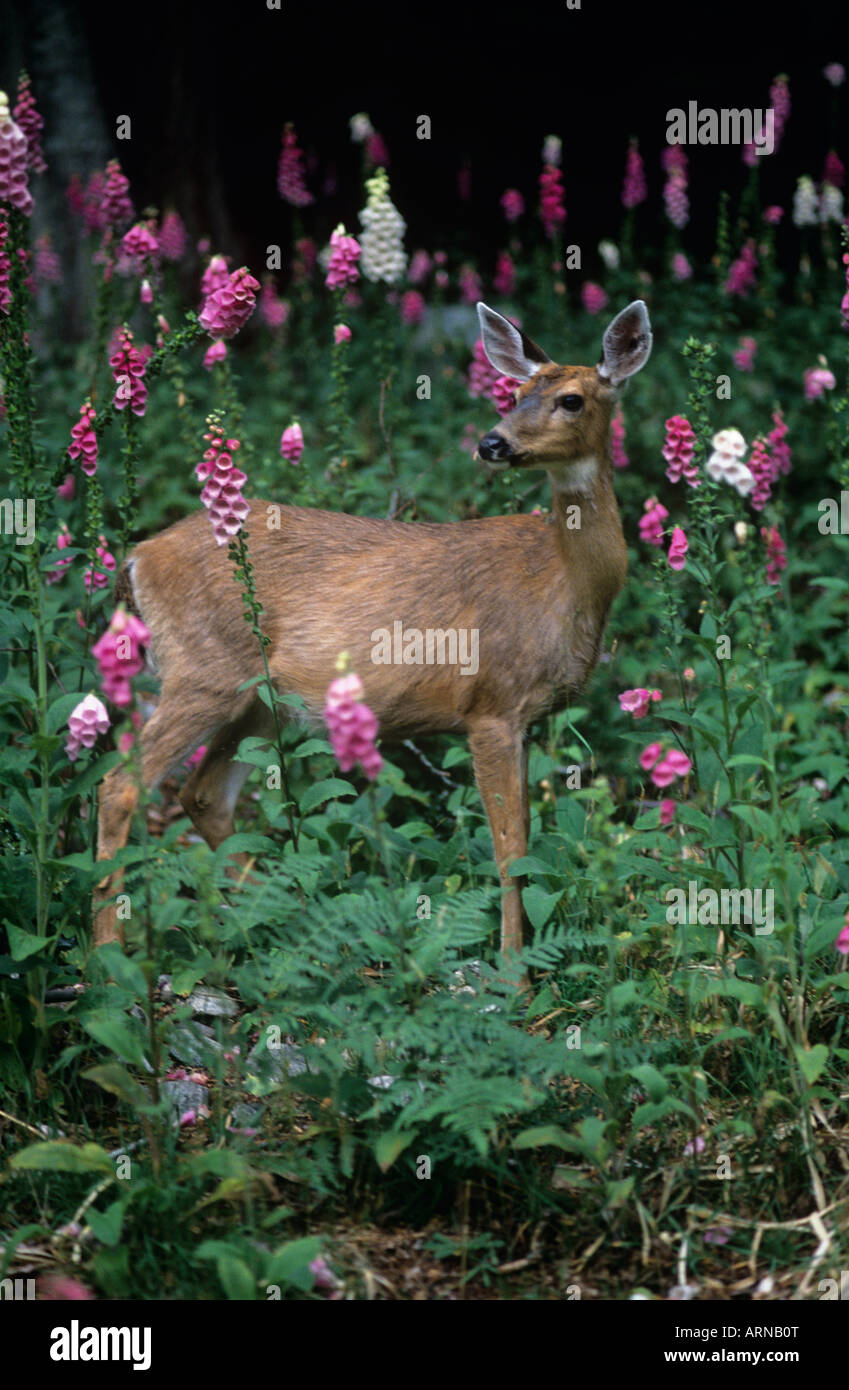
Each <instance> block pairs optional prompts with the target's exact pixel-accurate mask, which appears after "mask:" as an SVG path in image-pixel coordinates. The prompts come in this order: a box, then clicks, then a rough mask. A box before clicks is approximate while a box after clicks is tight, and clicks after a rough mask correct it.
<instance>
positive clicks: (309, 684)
mask: <svg viewBox="0 0 849 1390" xmlns="http://www.w3.org/2000/svg"><path fill="white" fill-rule="evenodd" d="M477 312H478V318H479V324H480V333H481V338H482V341H483V345H484V349H485V352H486V355H487V357H488V359H489V361H490V363H491V364H492V366H493V367H494V368H495V370H496V371H498V372H499V373H501V374H502V375H504V376H508V377H511V378H513V380H514V381H516V382H517V383H518V384H517V386H516V388H515V393H514V394H515V405H514V407H513V409H512V410H511V411H510V412H509V413H508V414H507V415H505V416H503V417H502V418H501V419H500V422H499V423H498V425H497V426H496V427H495V428H494V429H492V430H490V431H489V433H487V434H486V435H485V436H484V437H483V438H482V439H481V440H480V442H479V444H478V447H477V451H476V456H475V457H476V459H477V460H478V461H480V460H483V461H485V463H486V464H488V465H489V466H490V467H491V468H493V469H496V470H499V469H505V468H519V469H542V470H544V471H545V472H546V473H547V475H548V481H549V485H550V495H551V507H550V509H549V511H548V513H547V514H546V515H533V514H531V515H527V514H514V515H508V516H493V517H483V518H477V519H473V520H462V521H452V522H403V521H398V520H380V519H372V518H368V517H360V516H354V515H348V514H346V513H341V512H331V511H323V510H319V509H313V508H301V507H296V506H285V505H281V506H278V507H275V512H276V513H277V516H276V520H275V525H274V526H271V525H270V524H269V525H267V526H266V527H265V528H261V527H259V526H256V527H253V528H252V529H251V532H250V542H249V546H250V554H251V560H252V564H253V568H254V579H255V584H256V591H257V596H258V599H259V601H260V603H261V604H262V608H263V610H264V612H263V618H262V626H263V631H264V632H265V633H266V635H267V637H268V638H269V639H270V642H269V645H268V647H267V659H268V664H269V672H270V675H271V678H272V682H273V684H274V686H275V688H276V689H277V690H278V691H280V692H282V693H287V694H291V693H294V694H297V695H299V696H300V697H301V699H302V701H303V704H304V706H305V712H304V713H301V712H300V711H299V712H298V714H297V715H295V714H294V713H293V712H292V711H291V709H290V708H289V707H287V706H280V709H281V712H282V711H288V713H289V714H290V715H291V717H302V718H307V719H312V720H315V721H316V722H320V721H321V718H322V710H323V707H324V700H325V694H326V691H327V687H328V685H329V684H330V682H331V681H332V680H333V679H334V678H335V676H336V675H338V667H337V664H336V663H337V661H338V658H339V655H340V653H341V652H343V651H345V652H347V653H348V654H349V658H350V664H351V669H352V670H353V671H355V672H356V673H357V674H358V675H359V676H360V678H361V680H362V683H363V687H364V699H365V701H366V703H367V704H368V705H369V707H370V708H371V709H372V711H373V712H374V714H375V715H376V716H377V718H378V720H379V729H380V738H381V741H382V742H385V743H387V744H391V743H393V742H398V741H402V740H404V739H413V738H416V737H417V736H420V735H431V734H439V733H453V734H464V735H465V736H466V737H467V739H468V743H469V747H470V750H471V754H472V760H473V768H474V775H475V780H476V783H477V787H478V790H479V793H480V797H481V800H482V802H483V807H484V810H485V812H486V816H487V819H488V822H489V828H490V831H491V834H492V841H493V847H494V857H495V861H496V864H497V866H498V873H499V879H500V888H501V936H500V946H501V952H502V957H503V958H508V957H512V955H513V953H515V952H518V951H520V950H521V949H522V945H523V938H524V929H525V925H526V919H525V915H524V910H523V904H522V896H521V895H522V888H523V886H524V879H523V878H522V876H521V875H517V876H511V873H510V867H511V864H513V863H514V862H515V861H516V860H519V859H522V858H523V857H524V856H525V855H526V853H527V846H528V837H529V832H530V812H529V793H528V770H527V752H526V737H527V732H528V729H529V726H530V725H531V724H532V723H533V721H534V720H536V719H538V718H539V717H540V716H541V715H544V714H547V713H549V712H553V711H556V710H558V709H562V708H564V707H565V706H566V705H567V704H568V702H569V701H570V700H571V699H572V698H573V697H574V696H575V695H576V694H577V693H578V692H579V691H580V690H581V689H582V687H583V686H584V684H585V682H586V681H587V679H588V678H589V676H590V673H591V672H592V671H593V669H594V667H595V666H596V664H597V663H598V660H599V657H600V655H601V652H602V646H603V636H604V630H605V625H606V623H607V618H608V614H609V611H610V607H611V604H612V603H613V600H614V599H615V598H616V596H617V594H618V593H619V591H620V590H621V588H622V586H623V584H624V582H625V575H626V569H627V551H626V546H625V540H624V536H623V531H622V522H621V518H620V514H619V509H618V506H617V502H616V498H615V495H614V490H613V465H612V459H611V454H610V422H611V416H612V413H613V410H614V408H615V406H616V403H617V399H618V392H619V388H620V387H621V386H622V385H623V384H624V383H625V382H626V381H627V379H628V378H629V377H631V376H632V375H633V374H634V373H635V372H637V371H639V370H640V369H641V368H642V367H643V366H644V365H645V363H646V361H647V360H648V357H649V354H650V352H651V347H652V333H651V327H650V323H649V316H648V312H647V309H646V306H645V304H644V302H643V301H642V300H640V299H638V300H635V301H634V302H633V303H631V304H629V305H628V306H627V308H625V309H623V310H622V311H621V313H619V314H618V315H616V317H615V318H614V319H613V320H612V321H611V323H610V324H609V325H608V327H607V329H606V330H605V332H604V334H603V336H602V344H601V360H600V361H599V363H598V364H597V365H596V366H594V367H584V366H560V365H558V364H557V363H555V362H553V361H552V360H551V359H550V358H549V357H548V356H547V354H546V353H545V352H543V350H542V349H541V348H540V347H538V346H537V345H536V343H534V342H533V340H532V339H531V338H529V337H528V336H527V334H526V333H525V332H523V331H522V330H521V329H520V328H517V327H516V326H515V325H514V324H513V323H511V322H510V321H509V319H507V318H505V317H504V316H503V315H501V314H499V313H497V312H496V311H495V310H494V309H491V308H489V307H488V306H487V305H485V304H482V303H481V304H478V306H477ZM249 506H250V509H251V511H250V514H251V516H252V517H259V516H261V514H262V509H263V507H266V515H267V516H268V515H269V511H268V508H269V504H266V503H263V502H262V501H258V500H249ZM576 521H577V524H576ZM116 599H118V600H119V601H124V602H125V603H126V605H127V606H128V608H129V609H130V610H131V611H132V612H134V613H136V614H137V616H139V617H140V618H141V620H142V621H143V622H144V623H145V625H146V626H147V628H148V629H149V631H150V634H151V643H150V648H149V657H152V665H153V668H154V669H155V670H157V671H158V673H159V674H160V676H161V695H160V699H159V703H158V705H157V707H156V710H155V712H154V713H153V714H152V716H151V717H150V719H149V720H148V721H147V723H146V724H145V725H144V726H143V728H142V730H141V733H140V767H141V781H142V783H143V784H144V785H145V787H149V788H152V787H154V786H156V785H157V783H159V782H160V781H161V780H162V778H163V777H165V776H166V775H168V774H169V773H171V772H172V771H173V770H174V769H177V768H179V767H180V765H181V764H182V762H183V761H184V760H185V759H186V758H187V757H188V756H189V755H190V754H191V753H192V752H193V751H194V750H195V749H197V748H198V747H199V745H200V744H201V743H206V745H207V748H206V753H205V755H204V756H203V759H202V761H201V762H200V763H199V764H198V765H197V766H196V767H195V768H194V770H193V771H192V772H191V774H190V775H189V777H188V779H187V780H186V782H185V783H184V785H183V787H182V790H181V792H180V800H181V803H182V806H183V809H184V810H185V812H186V813H187V815H188V816H189V818H190V820H191V821H192V823H193V825H194V826H195V828H196V830H197V831H198V832H199V834H200V835H201V836H202V837H203V839H204V840H205V841H206V842H207V844H208V845H209V846H210V847H211V848H212V849H216V848H217V847H218V846H219V845H220V844H221V843H222V842H223V841H224V840H226V839H227V838H228V836H230V835H231V834H233V832H234V822H233V816H234V811H235V809H236V804H237V800H238V796H239V793H240V790H241V788H242V786H243V783H244V781H245V779H246V778H247V776H248V774H249V773H250V771H251V768H250V766H249V765H248V764H247V763H244V762H239V760H238V757H237V754H238V749H239V744H240V741H241V740H242V739H243V738H245V737H246V736H247V735H250V734H256V735H259V736H261V737H271V735H272V728H271V718H272V716H271V713H270V711H269V709H268V708H267V706H266V705H265V704H264V703H263V702H262V701H261V700H260V699H259V698H258V696H257V693H256V685H255V684H254V685H252V686H250V687H249V688H247V689H245V688H244V687H245V686H246V684H247V683H248V682H249V681H250V680H251V678H253V677H258V676H259V675H260V673H261V671H262V664H261V662H262V658H261V654H260V650H259V644H258V643H257V641H256V638H255V636H254V634H253V633H252V632H251V630H250V628H249V626H248V624H247V623H246V622H245V620H244V616H243V611H242V602H241V595H240V591H239V589H238V587H237V585H236V583H235V582H234V579H233V573H232V562H231V561H229V559H228V556H227V553H226V551H224V550H222V549H220V548H219V547H218V546H217V545H216V544H215V543H214V540H213V537H212V534H211V527H210V523H209V520H208V518H207V515H206V512H205V511H202V510H199V511H197V512H194V513H193V514H191V515H189V516H187V517H184V518H183V519H182V520H180V521H178V522H176V523H175V524H174V525H172V526H170V527H169V528H168V529H167V530H164V531H161V532H160V533H159V534H157V535H155V536H154V537H152V538H151V539H148V540H144V541H142V542H140V543H139V544H138V545H136V546H135V547H134V549H133V550H132V551H131V553H130V554H129V556H128V557H127V559H126V561H125V563H124V565H123V566H122V568H121V570H120V572H119V575H118V579H117V584H116ZM398 620H400V621H401V622H402V623H403V625H404V627H405V628H407V629H408V630H409V629H417V630H419V631H421V630H422V629H436V630H437V631H439V632H442V631H445V630H449V629H454V630H457V631H462V630H465V631H467V632H474V633H477V634H478V637H479V659H478V661H477V662H476V663H475V667H476V669H475V670H474V671H473V670H472V669H471V665H470V664H467V666H466V667H465V668H463V667H461V666H460V665H459V664H458V663H457V662H454V663H452V662H450V661H442V662H439V661H431V662H424V661H420V662H419V663H411V664H406V663H404V662H398V661H380V662H377V661H376V660H375V659H374V647H375V636H376V634H377V633H378V632H380V631H385V630H391V629H393V625H394V624H395V623H397V621H398ZM138 796H139V784H138V781H137V779H136V778H134V777H133V775H132V773H131V771H130V769H129V768H128V767H127V766H126V765H124V764H121V765H118V766H117V767H114V768H113V769H112V770H111V771H110V772H109V773H108V774H107V775H106V777H105V778H104V780H103V781H102V783H101V785H100V788H99V794H98V836H97V858H98V860H112V859H113V858H114V857H115V855H116V853H117V851H118V850H119V849H120V848H121V847H123V846H124V845H125V844H126V842H127V839H128V835H129V831H130V826H131V821H132V817H133V814H134V811H135V808H136V804H137V801H138ZM252 862H253V860H252V859H251V858H250V856H248V855H245V854H239V855H236V854H234V855H232V856H230V857H229V858H228V866H229V871H230V872H231V873H240V872H241V873H247V872H248V870H249V868H250V865H251V864H252ZM121 882H122V877H121V871H120V869H115V870H113V871H112V872H110V873H109V874H107V876H106V877H105V878H104V879H103V880H102V881H101V882H100V883H99V884H98V886H97V887H96V889H95V894H94V931H93V945H94V946H95V947H97V946H100V945H103V944H104V943H106V942H111V941H119V942H123V934H122V923H121V922H120V921H119V920H118V915H117V910H116V906H115V902H114V899H115V895H116V893H117V892H119V891H120V887H121Z"/></svg>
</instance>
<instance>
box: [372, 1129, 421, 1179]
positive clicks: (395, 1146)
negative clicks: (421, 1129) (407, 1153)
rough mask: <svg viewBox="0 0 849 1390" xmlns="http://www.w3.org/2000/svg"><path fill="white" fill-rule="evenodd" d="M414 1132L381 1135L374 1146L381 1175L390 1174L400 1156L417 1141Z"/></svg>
mask: <svg viewBox="0 0 849 1390" xmlns="http://www.w3.org/2000/svg"><path fill="white" fill-rule="evenodd" d="M415 1137H416V1136H415V1133H414V1132H413V1131H412V1130H406V1131H405V1130H392V1129H390V1130H387V1132H386V1133H385V1134H381V1135H380V1137H379V1138H378V1141H377V1143H376V1144H375V1146H374V1156H375V1158H376V1159H377V1166H378V1168H379V1169H380V1171H381V1173H388V1171H389V1169H390V1168H391V1167H392V1164H393V1163H394V1162H395V1160H396V1158H397V1157H398V1155H399V1154H402V1153H403V1152H404V1150H405V1149H406V1147H407V1145H408V1144H411V1143H412V1142H413V1140H414V1139H415Z"/></svg>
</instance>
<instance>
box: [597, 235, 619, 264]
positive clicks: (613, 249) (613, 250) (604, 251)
mask: <svg viewBox="0 0 849 1390" xmlns="http://www.w3.org/2000/svg"><path fill="white" fill-rule="evenodd" d="M598 254H599V255H600V256H601V259H602V260H603V261H604V264H605V265H606V266H607V269H608V270H618V269H619V247H618V246H616V244H615V243H614V242H612V241H600V242H599V244H598Z"/></svg>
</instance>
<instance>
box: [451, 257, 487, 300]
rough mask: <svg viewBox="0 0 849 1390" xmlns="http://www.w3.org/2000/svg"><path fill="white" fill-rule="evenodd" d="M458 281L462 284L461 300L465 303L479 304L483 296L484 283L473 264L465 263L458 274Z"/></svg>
mask: <svg viewBox="0 0 849 1390" xmlns="http://www.w3.org/2000/svg"><path fill="white" fill-rule="evenodd" d="M457 283H458V284H459V286H460V300H461V303H463V304H477V302H478V300H479V299H481V298H482V297H483V285H482V284H481V277H480V276H479V275H478V272H477V271H476V270H475V268H474V266H473V265H463V266H461V267H460V273H459V275H458V276H457Z"/></svg>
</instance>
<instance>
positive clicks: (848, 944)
mask: <svg viewBox="0 0 849 1390" xmlns="http://www.w3.org/2000/svg"><path fill="white" fill-rule="evenodd" d="M834 949H835V951H839V952H840V954H841V955H842V956H849V912H847V914H846V920H845V922H844V924H843V926H842V927H841V928H840V931H839V933H838V936H837V940H836V941H835V943H834Z"/></svg>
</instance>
